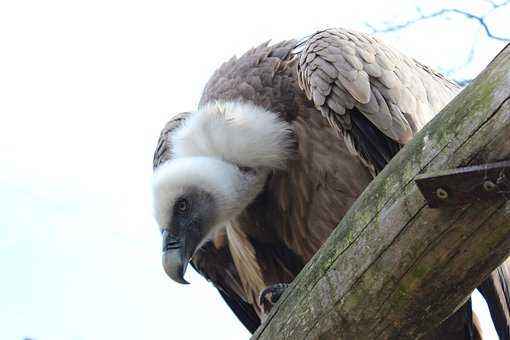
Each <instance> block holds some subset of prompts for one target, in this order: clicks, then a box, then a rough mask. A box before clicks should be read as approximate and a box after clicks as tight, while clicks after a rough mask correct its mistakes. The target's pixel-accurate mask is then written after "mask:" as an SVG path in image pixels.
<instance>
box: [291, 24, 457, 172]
mask: <svg viewBox="0 0 510 340" xmlns="http://www.w3.org/2000/svg"><path fill="white" fill-rule="evenodd" d="M302 44H303V46H302V47H301V48H302V51H301V53H300V58H299V65H298V69H297V73H298V79H299V85H300V87H301V88H302V89H303V90H304V92H305V94H306V96H307V97H308V98H309V99H310V100H312V101H313V103H314V105H315V106H316V107H317V108H318V109H319V110H320V112H321V113H322V115H323V116H324V117H326V118H327V119H328V121H329V122H330V124H331V126H333V127H334V128H335V129H337V130H339V131H340V132H342V134H343V135H344V136H345V137H346V139H347V143H348V145H349V146H350V147H351V149H352V151H354V152H357V153H359V154H360V156H361V157H362V159H363V160H364V161H365V162H366V163H367V165H369V166H371V167H374V168H375V170H376V171H379V170H381V169H382V167H383V166H384V164H385V163H387V162H388V161H389V159H391V157H392V156H393V155H394V154H395V153H396V152H395V151H396V150H398V147H399V146H400V145H403V144H405V143H406V142H408V141H409V140H410V139H411V138H412V136H413V135H414V134H415V133H416V132H417V131H418V130H419V129H421V128H422V127H423V126H424V125H425V124H426V123H427V122H428V121H429V120H430V119H431V118H432V117H433V116H434V115H435V114H436V113H438V112H439V111H440V110H441V109H442V108H443V107H444V106H445V105H446V104H447V103H448V102H449V101H450V100H451V99H452V98H453V97H454V96H455V95H456V94H457V93H458V91H459V87H458V86H457V85H456V84H454V83H452V82H450V81H449V80H447V79H446V78H445V77H443V76H442V75H441V74H439V73H437V72H434V71H433V70H431V69H430V68H428V67H426V66H425V65H423V64H421V63H419V62H417V61H416V60H414V59H412V58H409V57H407V56H405V55H403V54H401V53H400V52H398V51H396V50H395V49H393V48H391V47H390V46H388V45H385V44H383V43H382V42H380V41H379V40H378V39H376V38H374V37H371V36H369V35H367V34H364V33H359V32H354V31H348V30H343V29H330V30H326V31H322V32H318V33H316V34H314V35H313V36H311V37H310V38H309V39H307V40H306V41H304V42H303V43H302ZM385 137H387V138H385ZM387 139H389V140H387ZM391 141H394V142H396V143H391Z"/></svg>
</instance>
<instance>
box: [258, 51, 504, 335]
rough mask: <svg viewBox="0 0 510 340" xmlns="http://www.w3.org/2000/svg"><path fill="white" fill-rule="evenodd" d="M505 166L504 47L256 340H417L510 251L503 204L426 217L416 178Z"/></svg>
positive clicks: (378, 182) (340, 232) (356, 211)
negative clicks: (498, 163) (502, 162)
mask: <svg viewBox="0 0 510 340" xmlns="http://www.w3.org/2000/svg"><path fill="white" fill-rule="evenodd" d="M504 159H510V45H508V46H506V48H505V49H504V50H503V51H502V52H500V53H499V54H498V56H497V57H496V58H495V59H494V60H493V61H492V63H491V64H490V65H489V66H488V67H487V68H486V69H485V70H484V71H483V72H482V73H481V74H480V75H479V76H478V77H477V78H476V79H475V80H474V81H473V82H472V83H471V84H470V85H469V86H468V87H467V88H466V89H464V91H462V92H461V93H460V94H459V95H458V96H457V97H456V98H455V99H454V100H453V101H452V102H451V103H450V104H449V105H448V106H447V107H446V108H445V109H444V110H442V111H441V113H439V114H438V115H437V117H435V118H434V120H433V121H432V122H430V123H429V124H428V125H427V126H426V127H425V128H424V129H423V130H422V131H421V132H420V133H419V134H418V135H417V136H416V137H415V138H414V139H413V140H412V141H411V142H410V143H409V144H408V145H406V147H405V148H404V149H402V150H401V152H399V153H398V155H397V156H396V157H395V158H394V159H393V160H392V161H391V162H390V164H389V165H388V166H387V167H386V168H385V169H384V171H383V172H382V173H381V174H379V176H377V178H376V179H375V180H374V181H373V182H372V183H371V184H370V185H369V187H368V188H367V189H366V190H365V192H364V193H363V194H362V195H361V196H360V197H359V199H358V200H357V201H356V203H355V204H354V205H353V206H352V208H351V209H350V210H349V212H348V213H347V215H346V216H345V217H344V218H343V220H342V221H341V222H340V224H339V225H338V227H337V228H336V230H335V231H334V232H333V233H332V235H331V236H330V237H329V239H328V241H327V242H326V243H325V244H324V245H323V246H322V248H321V249H320V251H319V252H318V253H317V254H316V255H315V256H314V257H313V259H312V260H311V261H310V262H309V263H308V264H307V265H306V266H305V268H304V269H303V270H302V272H301V273H300V274H299V276H298V277H297V278H296V279H295V280H294V282H293V284H292V285H291V286H290V287H289V288H288V289H287V291H286V292H285V294H284V295H283V296H282V298H281V300H280V302H279V303H278V304H277V305H276V306H275V307H274V308H273V311H272V313H271V314H270V315H269V317H268V319H267V320H266V322H265V323H264V324H263V325H261V327H260V328H259V329H258V331H257V332H256V333H255V335H254V336H253V339H315V338H321V339H375V338H381V339H385V338H391V339H396V338H416V337H419V336H421V335H423V334H425V333H426V332H427V331H430V330H431V329H433V328H434V327H435V326H437V325H439V324H440V323H441V322H442V321H443V320H445V319H446V318H447V317H448V316H450V315H451V314H452V313H453V312H454V311H455V310H456V309H457V308H459V306H461V305H462V304H463V303H464V302H465V301H466V298H467V297H468V296H469V294H470V293H471V292H472V291H473V290H474V289H475V288H476V287H477V286H478V285H479V284H480V283H481V282H482V281H483V280H484V278H486V277H487V276H488V275H489V274H490V273H491V272H492V271H493V270H494V269H495V268H496V267H497V266H498V265H499V264H501V263H502V262H503V261H504V260H505V259H506V258H507V257H508V256H509V255H510V200H505V199H499V200H484V201H478V202H473V203H469V204H465V205H459V206H454V207H447V208H440V209H431V208H429V207H428V206H427V204H426V202H425V199H424V198H423V196H422V195H421V193H420V192H419V190H418V188H417V186H416V184H415V182H414V178H415V177H416V176H417V175H418V174H423V173H431V172H433V171H438V170H444V169H454V168H458V167H461V166H466V165H473V164H485V163H490V162H494V161H498V160H504ZM506 176H507V178H508V179H510V173H507V174H506ZM480 181H481V182H483V177H481V178H480ZM507 188H508V187H507ZM498 190H499V188H498ZM508 197H509V198H510V193H509V195H508Z"/></svg>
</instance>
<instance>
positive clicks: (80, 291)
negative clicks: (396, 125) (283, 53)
mask: <svg viewBox="0 0 510 340" xmlns="http://www.w3.org/2000/svg"><path fill="white" fill-rule="evenodd" d="M423 3H426V4H427V6H424V8H425V9H427V8H433V7H434V6H437V5H438V4H443V5H448V6H454V7H459V6H462V4H464V5H463V6H467V5H468V7H467V8H472V9H477V10H484V8H487V5H486V3H485V2H483V1H476V0H472V1H466V0H458V1H426V2H423ZM413 8H414V7H413V4H412V2H411V1H366V0H357V1H351V2H343V1H342V2H341V1H336V2H332V1H307V2H299V1H289V2H284V1H274V0H273V1H260V0H257V1H252V2H239V1H238V2H231V3H229V2H220V1H208V2H204V3H200V2H192V1H179V2H176V3H172V2H169V1H138V2H135V1H111V0H101V1H96V0H88V1H54V0H50V1H2V2H1V3H0V115H1V117H2V119H1V123H0V268H1V271H2V274H1V276H0V320H1V326H0V338H1V339H19V340H21V339H22V338H23V337H33V338H35V339H38V340H44V339H51V340H58V339H66V340H67V339H94V340H96V339H184V338H190V339H204V338H208V339H242V338H247V337H248V332H247V331H246V330H244V328H243V326H242V325H241V324H240V323H239V322H238V321H237V320H236V319H235V317H234V316H233V314H231V312H230V310H229V309H228V307H227V306H226V305H225V304H224V302H223V301H222V300H221V298H220V297H219V295H218V294H217V292H216V290H215V289H213V288H212V286H211V285H209V284H208V283H207V282H205V280H203V279H202V278H201V277H200V276H198V275H197V274H195V273H193V271H192V270H191V269H190V270H189V273H188V274H187V279H188V280H189V281H191V283H192V284H191V285H188V286H180V285H178V284H176V283H174V282H172V281H170V280H169V279H168V278H167V277H166V275H165V274H164V272H163V270H162V267H161V256H160V242H161V240H160V235H159V232H158V230H157V227H156V224H155V222H154V219H153V217H152V210H151V194H150V183H151V173H152V153H153V149H154V147H155V143H156V140H157V138H158V136H159V132H160V129H161V128H162V126H163V125H164V123H165V122H166V121H167V120H168V118H169V117H170V115H171V114H174V113H178V112H181V111H185V110H193V109H195V108H196V106H197V103H198V99H199V96H200V93H201V90H202V87H203V85H204V84H205V82H206V81H207V79H208V77H209V76H210V75H211V74H212V72H213V71H214V70H215V68H216V67H218V66H219V65H220V64H221V63H222V62H223V61H225V60H227V59H228V58H230V57H231V56H232V55H234V54H240V53H242V52H244V51H245V50H247V49H248V48H250V47H252V46H254V45H256V44H259V43H261V42H263V41H266V40H269V39H273V40H274V41H278V40H281V39H289V38H300V37H303V36H306V35H308V34H310V33H313V32H314V31H315V30H318V29H323V28H327V27H335V26H336V27H348V28H354V29H358V30H366V28H365V26H364V23H365V22H370V23H371V24H373V25H378V24H381V23H383V22H384V21H389V20H397V21H398V19H404V18H408V17H409V16H410V15H412V13H413ZM509 17H510V11H509V10H508V9H507V10H506V11H500V12H498V13H495V14H494V15H492V16H491V17H490V23H491V25H492V26H493V27H494V29H495V31H496V33H498V34H500V35H506V36H510V26H509V25H508V18H509ZM382 38H383V39H385V40H387V41H388V42H390V43H391V44H393V45H394V46H396V47H397V48H399V49H401V50H403V51H404V52H405V53H407V54H409V55H412V56H414V57H416V58H417V59H419V60H420V61H422V62H425V63H426V64H429V65H430V66H432V67H434V68H437V69H441V70H447V69H451V68H454V67H455V66H458V65H459V64H461V63H463V61H464V60H465V58H466V54H467V52H468V49H469V47H470V44H471V43H472V41H474V40H475V41H477V43H478V45H477V46H478V50H479V54H478V55H477V57H476V58H475V62H474V63H473V64H472V66H470V67H469V68H467V69H465V70H462V71H461V72H458V73H456V74H455V76H457V77H459V78H464V77H472V76H474V75H476V74H477V73H478V72H479V71H480V70H481V69H483V67H484V66H485V65H486V64H487V63H488V62H489V61H490V60H491V59H492V57H494V55H495V54H496V53H497V52H498V51H499V50H500V49H501V48H502V47H503V46H504V44H503V43H496V42H490V41H487V40H485V39H484V38H483V34H482V33H481V31H480V28H479V27H478V26H476V25H475V24H472V23H468V22H466V21H465V20H456V19H455V18H452V20H450V21H438V20H435V21H430V22H427V23H424V24H419V25H416V26H413V27H412V28H410V29H409V30H406V31H405V32H400V33H394V34H385V35H382Z"/></svg>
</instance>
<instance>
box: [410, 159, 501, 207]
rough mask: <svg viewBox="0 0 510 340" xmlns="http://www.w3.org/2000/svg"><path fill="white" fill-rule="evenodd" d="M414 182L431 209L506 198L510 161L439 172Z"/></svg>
mask: <svg viewBox="0 0 510 340" xmlns="http://www.w3.org/2000/svg"><path fill="white" fill-rule="evenodd" d="M414 180H415V182H416V185H417V186H418V188H419V189H420V191H421V193H422V195H423V196H424V197H425V199H426V200H427V203H428V204H429V207H431V208H440V207H444V206H454V205H460V204H465V203H472V202H476V201H481V200H488V199H497V198H504V197H505V196H506V198H509V197H510V161H502V162H497V163H489V164H483V165H475V166H467V167H463V168H458V169H452V170H442V171H437V172H433V173H428V174H423V175H418V176H416V178H415V179H414Z"/></svg>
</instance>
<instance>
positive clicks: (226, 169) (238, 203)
mask: <svg viewBox="0 0 510 340" xmlns="http://www.w3.org/2000/svg"><path fill="white" fill-rule="evenodd" d="M168 142H169V143H170V145H171V155H172V157H171V159H170V160H169V161H167V162H165V163H163V164H161V165H160V166H159V167H158V168H157V169H156V170H155V172H154V181H153V194H154V212H155V217H156V220H157V222H158V224H159V226H160V228H161V230H162V233H163V236H164V237H163V238H164V239H163V252H164V256H163V261H164V267H165V270H166V272H167V274H168V275H169V276H170V277H171V278H172V279H174V280H175V281H177V282H181V283H186V281H185V280H184V279H183V275H184V271H185V268H186V265H187V263H188V262H189V260H190V258H191V256H192V255H193V253H194V252H195V251H196V250H197V249H198V248H200V246H201V245H202V244H203V243H204V242H206V241H207V240H209V238H210V237H211V235H212V234H213V233H214V231H215V230H217V228H221V227H223V226H224V225H225V224H226V223H227V222H228V221H230V220H232V219H234V218H235V217H236V216H238V215H239V214H240V213H241V212H242V211H243V210H244V209H245V208H246V207H247V206H248V205H249V204H250V203H251V202H252V201H253V200H254V199H255V198H256V197H257V195H258V194H259V193H260V192H261V191H262V190H263V187H264V184H265V182H266V179H267V177H268V175H269V173H270V172H271V171H273V170H276V169H280V170H283V169H284V168H285V166H286V164H287V160H288V159H289V157H290V156H291V154H292V148H293V137H292V130H291V128H290V125H289V124H288V123H287V122H284V121H282V120H280V119H279V117H278V115H277V114H276V113H273V112H270V111H267V110H264V109H262V108H260V107H257V106H254V105H252V104H247V103H240V102H217V103H214V104H210V105H207V106H204V107H202V108H200V109H199V110H198V111H196V112H193V113H191V115H190V116H189V117H188V118H187V119H186V120H185V121H184V123H183V124H182V125H181V126H180V127H179V128H178V129H177V130H176V131H174V133H173V134H172V136H171V137H170V139H169V141H168Z"/></svg>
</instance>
